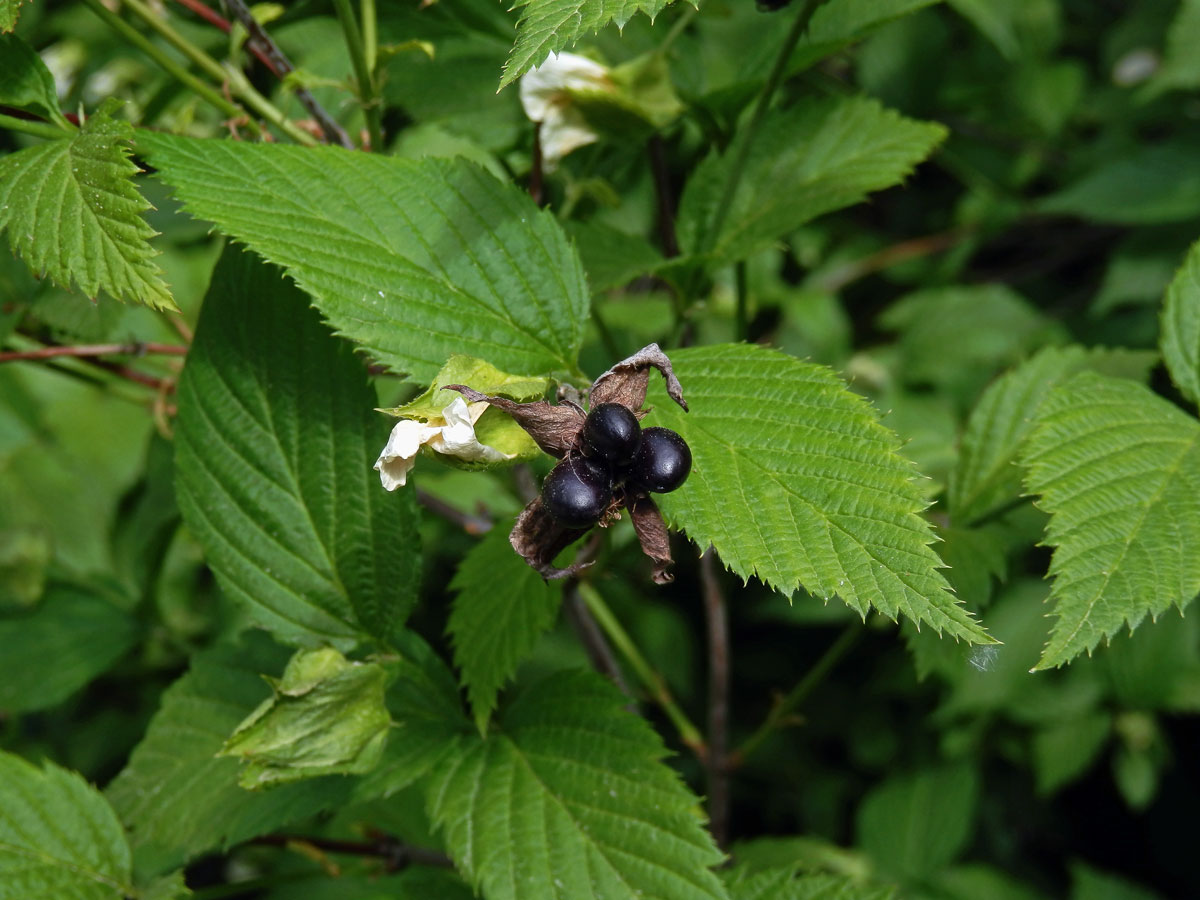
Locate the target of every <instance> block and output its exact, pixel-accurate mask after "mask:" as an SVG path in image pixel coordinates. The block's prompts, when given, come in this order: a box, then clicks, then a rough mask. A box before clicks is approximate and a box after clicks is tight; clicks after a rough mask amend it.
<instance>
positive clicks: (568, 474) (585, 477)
mask: <svg viewBox="0 0 1200 900" xmlns="http://www.w3.org/2000/svg"><path fill="white" fill-rule="evenodd" d="M611 502H612V487H611V476H610V475H609V471H608V467H607V466H605V465H603V464H601V463H599V462H597V461H595V460H591V459H588V458H587V457H584V456H577V455H571V456H568V457H567V458H566V459H564V460H563V461H562V462H560V463H559V464H558V465H557V466H555V467H554V469H553V470H552V471H551V472H550V474H549V475H547V476H546V480H545V481H544V482H542V503H543V505H544V506H545V507H546V510H547V512H549V513H550V515H552V516H554V518H556V519H557V520H558V521H559V524H561V525H564V526H565V527H567V528H590V527H591V526H592V525H595V524H596V523H597V522H598V521H600V517H601V516H602V515H604V511H605V510H606V509H608V505H609V504H610V503H611Z"/></svg>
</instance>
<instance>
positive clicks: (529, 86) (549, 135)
mask: <svg viewBox="0 0 1200 900" xmlns="http://www.w3.org/2000/svg"><path fill="white" fill-rule="evenodd" d="M569 91H603V92H605V93H615V92H616V86H615V85H614V84H613V82H612V80H611V79H610V78H609V77H608V69H607V68H605V67H604V66H602V65H600V63H598V62H593V61H592V60H590V59H588V58H587V57H584V56H577V55H575V54H574V53H557V54H555V53H551V54H550V56H549V58H548V59H547V60H546V61H545V62H544V63H542V64H541V65H540V66H538V67H537V68H536V69H531V70H530V71H528V72H526V73H525V74H524V75H523V76H522V77H521V105H522V106H523V107H525V115H527V116H529V118H530V119H531V120H533V121H534V122H540V123H541V124H542V130H541V135H540V137H541V142H542V164H543V165H544V167H545V169H546V171H548V172H550V171H553V170H554V168H555V167H556V166H557V165H558V161H559V160H560V159H562V158H563V157H564V156H566V155H567V154H568V153H570V152H571V151H572V150H575V149H577V148H579V147H582V146H584V145H585V144H590V143H592V142H593V141H595V140H597V139H598V137H599V135H598V134H597V133H596V131H595V129H594V128H592V127H591V126H590V125H589V124H588V122H587V120H586V119H585V118H584V116H583V113H582V112H580V111H579V108H578V107H577V106H576V105H575V104H574V103H573V102H572V100H571V95H570V94H569V93H568V92H569Z"/></svg>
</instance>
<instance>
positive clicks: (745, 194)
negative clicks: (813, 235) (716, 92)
mask: <svg viewBox="0 0 1200 900" xmlns="http://www.w3.org/2000/svg"><path fill="white" fill-rule="evenodd" d="M945 136H946V129H945V128H944V127H943V126H941V125H938V124H935V123H931V122H917V121H914V120H912V119H906V118H905V117H903V116H901V115H900V114H899V113H896V112H893V111H891V110H888V109H884V108H883V107H882V106H881V105H880V104H879V103H878V102H877V101H875V100H871V99H868V98H865V97H849V98H838V99H835V100H829V99H822V100H811V101H806V102H803V103H800V104H797V105H796V106H794V107H792V108H791V109H786V110H778V111H775V112H772V113H769V114H768V116H767V118H766V119H764V121H763V124H762V128H761V129H760V131H759V133H758V137H757V139H756V140H755V141H754V144H753V145H752V146H751V148H750V152H749V154H748V155H747V157H746V160H745V163H744V169H743V172H742V178H741V181H740V182H739V184H738V188H737V191H736V192H735V193H734V196H733V198H732V200H731V203H730V206H729V211H728V215H727V216H726V218H725V222H724V225H723V226H722V228H721V232H720V234H709V233H707V229H709V228H711V224H712V221H713V218H714V216H715V215H716V211H717V208H718V207H719V206H720V204H721V198H722V194H723V192H724V190H725V184H726V181H727V179H728V178H729V177H730V171H731V169H732V167H733V166H734V165H736V164H737V162H738V157H739V156H740V153H741V150H740V143H739V141H738V140H735V142H734V145H733V146H732V147H731V148H730V149H729V150H727V151H726V152H725V153H724V154H723V155H721V156H716V155H713V156H710V157H708V158H707V159H706V160H705V161H704V162H702V163H701V164H700V165H699V166H697V167H696V170H695V172H694V173H693V174H692V177H691V178H690V179H689V180H688V183H687V187H686V188H685V189H684V192H683V198H682V200H681V201H680V207H679V222H678V228H679V242H680V245H681V246H682V247H683V248H684V249H686V250H688V251H690V252H692V253H703V252H709V253H710V254H711V256H712V258H713V260H714V261H715V262H716V263H728V262H734V261H736V260H739V259H745V258H746V257H747V256H750V255H751V254H752V253H754V252H756V251H758V250H760V249H762V248H764V247H767V246H769V245H770V244H771V243H772V242H774V241H777V240H779V239H780V238H782V237H784V236H786V235H787V234H789V233H791V232H793V231H795V230H796V229H797V228H799V227H800V226H801V225H803V224H804V223H806V222H808V221H811V220H812V219H815V218H816V217H817V216H820V215H823V214H824V213H827V212H831V211H833V210H836V209H841V208H842V207H845V206H851V205H853V204H855V203H858V202H860V201H862V200H863V199H865V197H866V195H867V194H868V193H870V192H872V191H878V190H882V189H884V188H888V187H892V186H893V185H896V184H899V183H900V182H901V181H902V180H903V179H904V178H905V176H906V175H908V174H909V173H910V172H911V171H912V169H913V167H914V166H915V165H916V164H917V163H919V162H921V160H923V159H925V157H927V156H928V155H929V154H930V153H931V152H933V149H934V147H936V146H937V145H938V144H939V143H940V142H941V141H942V140H943V138H945Z"/></svg>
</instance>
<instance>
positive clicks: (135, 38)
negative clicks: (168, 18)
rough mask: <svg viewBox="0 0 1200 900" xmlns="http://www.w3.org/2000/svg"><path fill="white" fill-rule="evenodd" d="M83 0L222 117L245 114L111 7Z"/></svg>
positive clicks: (108, 23) (95, 1)
mask: <svg viewBox="0 0 1200 900" xmlns="http://www.w3.org/2000/svg"><path fill="white" fill-rule="evenodd" d="M83 2H84V3H85V4H86V5H87V7H88V9H90V10H91V11H92V12H94V13H95V14H96V15H97V16H99V17H100V18H101V19H102V20H103V21H104V23H105V24H106V25H108V26H109V27H110V28H112V30H113V31H115V32H117V34H119V35H121V37H123V38H124V39H125V40H126V41H128V42H129V43H131V44H133V46H135V47H137V48H138V49H139V50H141V51H142V52H143V53H145V54H146V55H147V56H149V57H150V58H151V59H152V60H154V61H155V62H156V63H158V65H159V67H160V68H161V69H162V70H163V71H165V72H166V73H167V74H168V75H171V76H172V77H173V78H174V79H175V80H176V81H178V82H179V83H180V84H182V85H183V86H184V87H186V88H188V90H190V91H193V92H194V93H195V94H197V95H198V96H200V97H201V98H202V99H204V100H206V101H208V103H209V104H210V105H212V106H213V107H214V108H215V109H217V111H219V112H220V113H221V114H222V115H223V116H225V117H227V118H230V119H240V118H242V117H245V116H246V111H245V110H244V109H242V108H241V107H240V106H238V105H237V104H236V103H233V102H231V101H230V100H228V99H226V97H225V96H224V95H223V94H222V93H221V92H220V91H218V90H216V89H215V88H213V87H212V86H211V85H209V84H207V83H205V82H203V81H201V80H200V79H199V78H197V77H196V76H195V75H193V74H192V73H191V72H189V71H188V70H187V68H186V67H185V66H183V65H180V63H179V62H178V61H176V60H175V59H174V58H173V57H172V56H171V55H170V54H168V53H165V52H164V51H163V50H162V49H161V48H160V47H158V46H157V45H156V44H155V43H154V42H153V41H151V40H150V39H149V38H147V37H146V36H145V35H144V34H142V33H141V32H140V31H138V30H137V29H136V28H134V27H133V26H132V25H130V24H129V23H128V22H126V21H125V20H124V19H122V18H121V17H120V16H118V15H117V14H116V13H115V12H113V11H112V10H110V9H109V8H108V7H107V6H105V5H104V4H103V3H101V2H100V0H83ZM222 80H223V79H222ZM247 118H248V117H247ZM249 125H250V127H251V128H252V129H253V130H254V132H255V133H256V134H258V133H259V127H258V123H257V122H254V121H250V122H249Z"/></svg>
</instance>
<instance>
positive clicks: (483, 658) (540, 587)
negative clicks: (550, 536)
mask: <svg viewBox="0 0 1200 900" xmlns="http://www.w3.org/2000/svg"><path fill="white" fill-rule="evenodd" d="M450 588H451V590H453V591H455V598H454V609H453V610H452V611H451V613H450V620H449V622H448V623H447V626H446V627H447V631H449V633H450V636H451V638H453V640H454V662H455V664H457V666H458V667H459V669H461V670H462V680H463V683H464V684H465V685H466V688H467V694H468V696H469V697H470V698H471V707H472V709H473V710H474V712H475V723H476V725H477V726H478V727H479V730H480V731H481V732H483V731H485V730H486V729H487V721H488V717H489V716H490V715H491V713H492V710H493V709H495V708H496V696H497V694H498V693H499V692H500V688H501V687H503V686H504V683H505V682H506V681H508V679H509V678H511V677H512V676H513V674H514V673H515V672H516V671H517V666H518V665H520V663H521V660H523V659H524V658H525V656H526V655H527V654H528V653H529V651H530V650H532V649H533V645H534V644H535V643H536V642H537V639H538V638H539V637H540V636H541V635H542V633H543V632H545V631H546V630H547V629H549V628H550V626H551V625H553V624H554V619H555V617H556V616H557V615H558V607H559V604H560V602H561V601H562V591H561V589H560V586H559V585H558V584H557V583H555V584H551V583H549V582H547V581H545V580H544V579H543V578H542V577H541V576H540V575H539V574H538V573H537V572H535V571H534V570H533V569H531V568H530V567H529V566H527V565H526V564H525V561H524V560H522V559H521V558H520V557H519V556H518V555H517V554H516V553H514V552H513V548H512V547H511V546H510V545H509V542H508V535H507V534H506V533H505V532H504V530H503V529H500V528H494V529H492V531H491V533H489V534H488V535H487V537H485V538H484V539H483V540H482V541H480V542H479V543H478V544H476V545H475V547H474V548H472V550H471V552H470V553H468V554H467V556H466V558H465V559H464V560H463V561H462V563H461V564H460V565H459V567H458V572H457V573H455V576H454V580H453V581H451V582H450Z"/></svg>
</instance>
